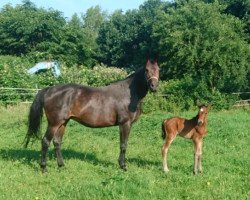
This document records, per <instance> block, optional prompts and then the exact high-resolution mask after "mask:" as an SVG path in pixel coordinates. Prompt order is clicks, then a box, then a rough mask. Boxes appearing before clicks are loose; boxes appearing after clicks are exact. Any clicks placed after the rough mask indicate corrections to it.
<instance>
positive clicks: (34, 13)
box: [0, 1, 66, 55]
mask: <svg viewBox="0 0 250 200" xmlns="http://www.w3.org/2000/svg"><path fill="white" fill-rule="evenodd" d="M0 20H1V24H0V40H1V43H0V54H10V55H25V54H28V53H30V52H33V53H34V52H47V53H45V54H47V55H48V54H50V50H51V49H54V48H55V46H57V45H58V44H59V43H60V39H61V36H62V31H61V30H62V29H61V27H63V26H64V25H65V23H66V21H65V19H64V18H63V16H62V13H60V12H58V11H54V10H49V11H47V10H44V9H42V8H39V9H38V8H36V6H35V5H34V4H33V3H31V2H30V1H24V3H23V4H22V5H17V6H16V7H12V6H10V5H6V6H4V7H3V9H2V11H1V13H0Z"/></svg>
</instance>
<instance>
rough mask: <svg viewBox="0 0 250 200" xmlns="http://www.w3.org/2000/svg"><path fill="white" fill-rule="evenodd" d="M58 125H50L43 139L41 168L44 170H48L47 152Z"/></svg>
mask: <svg viewBox="0 0 250 200" xmlns="http://www.w3.org/2000/svg"><path fill="white" fill-rule="evenodd" d="M56 130H57V127H50V126H48V128H47V131H46V133H45V135H44V137H43V139H42V156H41V164H40V166H41V169H42V172H46V171H47V169H46V161H47V152H48V148H49V145H50V142H51V140H52V138H53V136H54V133H55V131H56Z"/></svg>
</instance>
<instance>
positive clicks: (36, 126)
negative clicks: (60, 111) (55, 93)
mask: <svg viewBox="0 0 250 200" xmlns="http://www.w3.org/2000/svg"><path fill="white" fill-rule="evenodd" d="M46 92H47V89H42V90H40V91H39V92H38V93H37V95H36V97H35V99H34V101H33V103H32V105H31V107H30V111H29V117H28V131H27V134H26V137H25V141H24V142H25V145H24V146H25V148H26V147H27V146H28V144H29V142H30V139H31V138H32V137H33V138H39V137H38V136H39V131H40V125H41V121H42V117H43V105H44V95H45V93H46Z"/></svg>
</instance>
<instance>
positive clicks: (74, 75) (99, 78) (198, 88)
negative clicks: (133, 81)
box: [0, 56, 237, 113]
mask: <svg viewBox="0 0 250 200" xmlns="http://www.w3.org/2000/svg"><path fill="white" fill-rule="evenodd" d="M33 65H34V63H30V62H29V61H28V60H27V59H26V58H20V57H12V56H0V77H1V79H0V87H11V88H44V87H48V86H52V85H56V84H62V83H78V84H83V85H91V86H103V85H107V84H110V83H111V82H115V81H117V80H121V79H124V78H125V77H127V76H128V73H127V72H126V71H125V70H123V69H118V68H116V67H107V66H105V65H97V66H95V67H94V68H93V69H90V68H87V67H84V66H79V67H77V66H72V67H67V66H66V65H65V64H62V75H61V76H60V77H59V78H56V77H54V76H53V74H52V72H51V71H50V70H48V71H46V72H43V73H39V74H36V75H29V74H27V69H28V68H30V67H32V66H33ZM25 92H27V91H25V90H14V91H12V92H11V94H10V93H6V94H5V93H4V92H3V91H2V90H1V94H0V100H1V101H10V100H11V101H17V100H19V101H25V100H29V101H31V100H32V99H33V97H34V94H33V93H31V94H30V93H29V94H25ZM236 100H237V96H235V95H230V94H226V93H221V92H220V91H218V90H216V89H214V90H213V91H210V90H209V89H208V86H207V85H206V84H205V82H202V81H197V80H193V79H192V78H190V77H185V78H183V79H179V80H169V81H164V82H161V83H160V88H159V92H158V93H149V94H148V95H147V96H146V98H145V99H144V102H143V107H142V108H143V112H144V113H149V112H153V111H156V110H165V111H168V112H180V111H181V110H189V109H193V108H194V107H195V104H196V102H197V101H199V102H203V103H208V102H212V103H213V105H214V106H213V108H214V109H218V110H219V109H228V108H230V107H231V106H232V105H233V104H234V103H235V101H236Z"/></svg>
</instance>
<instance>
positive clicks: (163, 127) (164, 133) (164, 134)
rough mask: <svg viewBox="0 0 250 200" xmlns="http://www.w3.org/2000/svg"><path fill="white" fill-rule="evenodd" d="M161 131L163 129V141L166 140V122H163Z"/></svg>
mask: <svg viewBox="0 0 250 200" xmlns="http://www.w3.org/2000/svg"><path fill="white" fill-rule="evenodd" d="M161 129H162V133H161V136H162V139H163V140H165V138H166V131H165V120H164V121H163V122H162V126H161Z"/></svg>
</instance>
